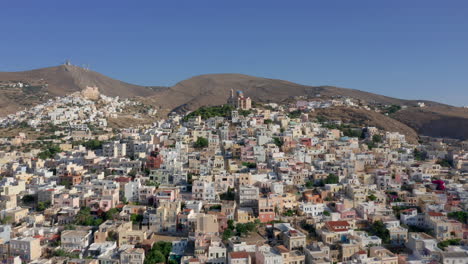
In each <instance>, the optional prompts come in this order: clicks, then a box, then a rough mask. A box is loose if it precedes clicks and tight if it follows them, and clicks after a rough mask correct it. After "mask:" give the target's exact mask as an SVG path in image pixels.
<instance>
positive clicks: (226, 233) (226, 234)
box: [223, 228, 234, 240]
mask: <svg viewBox="0 0 468 264" xmlns="http://www.w3.org/2000/svg"><path fill="white" fill-rule="evenodd" d="M233 235H234V232H233V231H232V230H231V229H229V228H228V229H226V230H224V232H223V240H228V239H229V238H231V237H232V236H233Z"/></svg>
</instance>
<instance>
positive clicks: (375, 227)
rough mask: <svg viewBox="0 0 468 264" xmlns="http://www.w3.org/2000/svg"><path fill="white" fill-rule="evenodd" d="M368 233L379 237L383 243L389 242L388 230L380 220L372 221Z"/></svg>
mask: <svg viewBox="0 0 468 264" xmlns="http://www.w3.org/2000/svg"><path fill="white" fill-rule="evenodd" d="M370 233H371V234H372V235H375V236H378V237H380V238H381V239H382V242H383V243H384V244H388V243H389V242H390V231H388V229H387V227H385V224H384V223H383V222H382V221H375V222H374V223H372V225H371V227H370Z"/></svg>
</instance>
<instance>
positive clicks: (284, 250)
mask: <svg viewBox="0 0 468 264" xmlns="http://www.w3.org/2000/svg"><path fill="white" fill-rule="evenodd" d="M275 248H276V249H277V250H278V251H279V252H280V253H288V252H289V249H287V248H286V247H285V246H283V245H279V246H276V247H275Z"/></svg>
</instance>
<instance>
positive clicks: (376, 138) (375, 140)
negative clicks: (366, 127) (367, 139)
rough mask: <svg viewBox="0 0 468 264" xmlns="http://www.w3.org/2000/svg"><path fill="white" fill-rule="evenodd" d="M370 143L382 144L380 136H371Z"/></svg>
mask: <svg viewBox="0 0 468 264" xmlns="http://www.w3.org/2000/svg"><path fill="white" fill-rule="evenodd" d="M372 142H374V143H381V142H382V136H381V135H373V136H372Z"/></svg>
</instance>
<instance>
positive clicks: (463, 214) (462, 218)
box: [447, 211, 468, 224]
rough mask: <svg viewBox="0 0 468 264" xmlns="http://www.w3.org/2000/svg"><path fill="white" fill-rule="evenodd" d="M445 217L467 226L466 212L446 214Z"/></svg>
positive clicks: (467, 217)
mask: <svg viewBox="0 0 468 264" xmlns="http://www.w3.org/2000/svg"><path fill="white" fill-rule="evenodd" d="M447 216H448V217H449V218H452V219H456V220H458V221H460V222H462V223H464V224H468V212H466V211H458V212H450V213H448V214H447Z"/></svg>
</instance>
